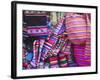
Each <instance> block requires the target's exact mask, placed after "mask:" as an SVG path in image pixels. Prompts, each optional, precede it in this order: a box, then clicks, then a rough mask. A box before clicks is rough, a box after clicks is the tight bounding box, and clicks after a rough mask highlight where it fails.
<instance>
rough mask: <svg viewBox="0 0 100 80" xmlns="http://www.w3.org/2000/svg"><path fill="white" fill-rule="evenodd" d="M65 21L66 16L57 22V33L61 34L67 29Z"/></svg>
mask: <svg viewBox="0 0 100 80" xmlns="http://www.w3.org/2000/svg"><path fill="white" fill-rule="evenodd" d="M64 21H65V17H62V18H60V19H59V21H58V23H57V24H56V26H55V29H54V34H55V35H59V34H61V33H63V32H64V31H65V27H64Z"/></svg>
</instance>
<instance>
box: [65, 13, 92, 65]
mask: <svg viewBox="0 0 100 80" xmlns="http://www.w3.org/2000/svg"><path fill="white" fill-rule="evenodd" d="M89 16H90V15H89V14H79V13H78V14H77V13H67V14H66V31H67V32H68V38H69V40H70V41H71V43H72V44H73V45H72V47H73V52H74V58H75V62H76V63H77V65H78V66H90V65H91V44H90V42H91V39H90V38H91V33H90V31H91V29H90V18H89Z"/></svg>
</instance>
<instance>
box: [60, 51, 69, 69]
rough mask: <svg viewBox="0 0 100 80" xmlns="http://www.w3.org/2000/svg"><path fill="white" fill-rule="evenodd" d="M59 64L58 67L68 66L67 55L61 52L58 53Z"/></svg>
mask: <svg viewBox="0 0 100 80" xmlns="http://www.w3.org/2000/svg"><path fill="white" fill-rule="evenodd" d="M59 65H60V67H67V66H68V61H67V56H66V55H64V54H62V53H59Z"/></svg>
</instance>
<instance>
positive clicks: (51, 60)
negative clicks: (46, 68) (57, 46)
mask: <svg viewBox="0 0 100 80" xmlns="http://www.w3.org/2000/svg"><path fill="white" fill-rule="evenodd" d="M49 64H50V68H57V67H59V64H58V57H57V56H51V57H49Z"/></svg>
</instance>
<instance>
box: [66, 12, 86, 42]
mask: <svg viewBox="0 0 100 80" xmlns="http://www.w3.org/2000/svg"><path fill="white" fill-rule="evenodd" d="M86 26H87V24H86V20H85V19H84V16H83V15H80V14H76V13H67V14H66V30H67V32H68V38H69V39H70V41H71V42H72V43H74V44H82V43H84V42H85V41H86Z"/></svg>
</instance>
